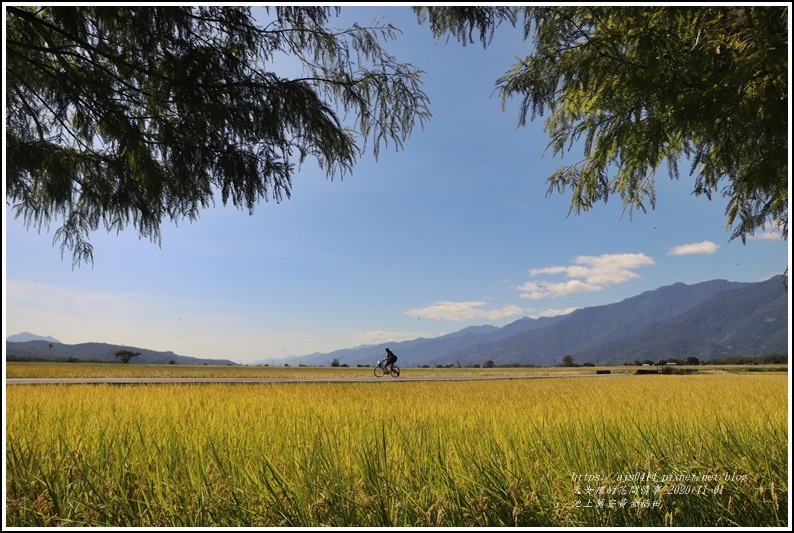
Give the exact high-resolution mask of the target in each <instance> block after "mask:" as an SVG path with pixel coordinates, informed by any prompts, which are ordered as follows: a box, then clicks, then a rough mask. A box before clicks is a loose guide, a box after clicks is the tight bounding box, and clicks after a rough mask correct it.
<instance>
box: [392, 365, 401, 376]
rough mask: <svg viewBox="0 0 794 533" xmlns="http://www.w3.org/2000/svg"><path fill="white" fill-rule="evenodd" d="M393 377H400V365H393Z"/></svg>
mask: <svg viewBox="0 0 794 533" xmlns="http://www.w3.org/2000/svg"><path fill="white" fill-rule="evenodd" d="M391 377H393V378H398V377H400V367H399V366H395V367H392V369H391Z"/></svg>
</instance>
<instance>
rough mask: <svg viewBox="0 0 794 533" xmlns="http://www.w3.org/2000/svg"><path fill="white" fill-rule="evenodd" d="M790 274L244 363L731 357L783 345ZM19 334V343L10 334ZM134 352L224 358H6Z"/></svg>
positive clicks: (22, 350) (68, 348)
mask: <svg viewBox="0 0 794 533" xmlns="http://www.w3.org/2000/svg"><path fill="white" fill-rule="evenodd" d="M788 324H789V290H788V278H787V277H784V276H775V277H772V278H770V279H768V280H766V281H762V282H756V283H740V282H730V281H726V280H712V281H706V282H702V283H697V284H693V285H686V284H684V283H676V284H674V285H669V286H666V287H661V288H658V289H655V290H651V291H647V292H644V293H642V294H640V295H638V296H634V297H631V298H627V299H625V300H623V301H620V302H617V303H613V304H608V305H602V306H597V307H586V308H583V309H578V310H576V311H574V312H572V313H569V314H567V315H561V316H555V317H544V318H528V317H525V318H521V319H519V320H516V321H515V322H512V323H510V324H507V325H506V326H504V327H496V326H489V325H482V326H472V327H468V328H465V329H462V330H460V331H457V332H454V333H450V334H448V335H443V336H440V337H435V338H418V339H414V340H410V341H403V342H390V343H383V344H377V345H366V346H358V347H355V348H348V349H343V350H336V351H333V352H329V353H314V354H310V355H304V356H291V357H286V358H279V359H263V360H260V361H256V362H255V363H251V364H259V365H263V364H266V365H291V366H298V365H306V366H329V365H331V364H332V363H333V362H334V361H337V362H338V363H340V364H346V365H349V366H358V365H374V364H375V363H376V362H377V360H378V359H380V358H382V357H383V356H384V355H385V348H386V347H389V348H391V349H392V350H393V351H394V352H395V353H396V354H397V356H398V357H399V361H398V363H397V364H398V365H402V366H406V367H408V366H422V365H428V366H439V365H441V366H447V365H461V366H471V365H474V364H484V363H485V362H487V361H492V362H493V363H494V364H495V365H498V366H504V365H535V366H552V365H557V364H560V362H561V360H562V358H563V357H564V356H566V355H571V356H572V357H573V359H574V362H575V363H576V364H583V363H594V364H601V365H622V364H625V363H629V364H630V363H634V362H635V361H637V360H639V361H645V360H652V361H658V360H660V359H670V358H678V359H686V358H688V357H697V358H698V359H700V360H701V361H708V360H710V359H716V358H724V357H731V356H761V355H767V354H788V353H789V329H788ZM21 339H28V340H24V341H23V342H14V341H19V340H21ZM122 349H126V350H132V351H135V352H139V353H140V354H141V355H140V356H138V357H135V358H133V359H132V360H131V361H130V363H139V364H141V363H144V364H145V363H149V364H167V363H169V362H170V361H174V363H177V364H221V365H234V364H236V363H234V362H232V361H230V360H226V359H204V358H199V357H189V356H182V355H176V354H174V353H173V352H157V351H153V350H146V349H141V348H132V347H125V346H118V345H112V344H101V343H85V344H75V345H68V344H61V343H59V342H58V341H56V340H55V339H53V338H52V337H41V336H37V335H32V334H30V333H22V334H18V335H13V336H11V337H8V338H7V339H6V354H5V355H6V358H7V359H11V358H17V359H20V358H29V359H52V360H67V359H69V358H72V359H80V360H92V359H93V360H100V361H115V360H117V358H116V356H115V352H117V351H118V350H122Z"/></svg>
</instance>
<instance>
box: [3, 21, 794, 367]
mask: <svg viewBox="0 0 794 533" xmlns="http://www.w3.org/2000/svg"><path fill="white" fill-rule="evenodd" d="M375 18H381V19H382V20H383V21H384V22H391V23H392V24H394V25H395V26H397V27H398V28H400V29H401V30H402V31H403V32H404V33H403V35H402V36H400V37H399V38H398V39H397V40H396V41H393V42H390V43H388V44H387V48H388V49H389V50H390V51H391V53H392V54H393V55H394V56H396V57H397V58H398V59H399V60H400V61H402V62H408V63H412V64H413V65H415V66H416V67H418V68H420V69H422V70H423V71H425V74H424V76H423V80H424V81H423V87H424V90H425V92H426V93H427V94H428V96H429V97H430V101H431V108H430V110H431V112H432V115H433V116H432V118H431V119H430V120H429V121H428V122H427V123H426V124H425V126H424V128H416V129H415V130H414V132H413V134H412V136H411V137H410V138H409V139H408V141H407V142H406V143H405V145H404V149H403V150H402V151H399V152H396V151H394V150H393V149H392V148H389V149H386V150H383V151H381V153H380V156H379V158H378V160H377V161H376V160H375V159H374V157H373V156H372V155H371V154H370V155H367V156H365V157H363V158H361V159H360V160H359V162H358V164H357V165H356V167H355V169H354V171H353V173H352V175H347V176H345V178H344V179H343V180H339V179H334V180H333V181H330V180H329V179H327V178H326V176H325V174H324V173H323V172H322V171H321V170H320V169H319V167H318V166H317V164H316V162H315V161H312V160H307V161H306V163H305V164H304V165H303V167H302V168H301V169H300V172H298V173H297V175H296V176H295V179H294V181H293V191H292V198H291V199H289V200H284V201H283V202H281V203H276V202H274V201H270V202H261V203H260V204H259V206H258V207H257V209H256V211H255V213H254V214H253V215H252V216H249V214H248V212H247V211H240V210H237V209H235V208H234V207H232V206H225V207H224V206H222V204H221V203H220V199H218V200H217V203H216V207H215V208H211V209H208V210H205V211H203V212H202V213H201V218H200V220H198V221H197V222H194V223H192V224H191V223H189V222H188V221H184V222H181V223H179V225H178V226H175V225H174V224H173V223H170V222H168V223H164V225H163V227H162V246H161V247H159V246H158V245H157V244H154V243H152V242H150V241H148V240H145V239H144V240H141V239H139V237H138V235H137V234H136V233H135V232H134V230H128V231H125V232H123V233H121V234H119V235H116V234H108V233H107V232H105V231H104V230H100V231H99V232H97V233H95V234H93V235H92V237H91V242H92V243H93V245H94V264H93V266H90V265H85V266H82V267H79V268H76V269H73V268H72V262H71V255H69V254H68V253H67V255H66V256H64V257H63V259H62V258H61V255H60V250H59V248H58V247H54V246H53V245H52V239H53V233H54V229H55V228H56V227H57V224H56V223H53V225H52V227H51V229H50V231H46V230H45V231H42V232H41V233H38V232H37V231H36V230H35V229H26V228H25V226H24V225H23V223H22V221H20V220H14V218H13V214H12V213H11V212H10V210H8V209H7V207H8V206H7V205H4V218H5V224H4V227H3V232H4V235H3V244H4V253H3V268H4V272H3V274H4V290H3V294H4V302H3V305H4V309H3V316H4V319H5V321H4V335H5V336H8V335H13V334H17V333H20V332H31V333H35V334H38V335H49V336H53V337H55V338H56V339H58V340H59V341H61V342H63V343H67V344H77V343H83V342H107V343H113V344H123V345H126V346H133V347H139V348H146V349H153V350H163V351H167V350H170V351H173V352H175V353H177V354H179V355H189V356H196V357H206V358H226V359H231V360H233V361H237V362H241V363H252V362H255V361H258V360H262V359H267V358H272V357H282V356H287V355H305V354H309V353H313V352H330V351H333V350H336V349H341V348H350V347H354V346H358V345H361V344H375V343H380V342H395V341H401V340H409V339H415V338H418V337H435V336H439V335H443V334H446V333H451V332H453V331H457V330H460V329H462V328H464V327H467V326H471V325H480V324H492V325H496V326H502V325H505V324H507V323H509V322H512V321H514V320H517V319H519V318H521V317H523V316H531V317H539V316H548V315H554V314H559V313H563V312H569V311H572V310H573V309H576V308H581V307H590V306H597V305H604V304H609V303H614V302H618V301H620V300H623V299H625V298H628V297H631V296H635V295H637V294H640V293H642V292H644V291H648V290H652V289H656V288H658V287H661V286H665V285H670V284H673V283H676V282H683V283H687V284H692V283H698V282H702V281H707V280H712V279H727V280H729V281H740V282H755V281H761V280H764V279H768V278H769V277H771V276H773V275H776V274H780V273H782V272H783V271H784V270H785V269H786V267H787V265H789V264H790V262H791V248H790V244H789V242H788V241H784V240H782V239H781V238H780V237H779V236H774V235H772V236H766V235H764V236H761V235H758V236H756V237H754V238H750V239H748V241H747V243H746V244H742V242H741V241H739V240H735V241H730V242H729V240H728V239H729V237H730V232H729V231H728V229H727V228H726V218H725V206H726V203H725V201H724V200H723V199H722V197H720V196H715V197H714V199H713V200H711V201H709V200H708V199H706V198H705V197H695V196H693V195H692V194H691V191H692V188H693V179H692V178H691V177H689V176H688V175H687V174H684V175H682V176H681V179H680V180H678V181H671V180H670V179H669V178H668V177H667V174H666V171H662V172H660V173H659V176H658V180H657V205H656V209H655V210H653V211H649V212H648V213H647V214H643V213H641V212H640V213H634V214H633V216H630V215H629V213H624V212H623V208H622V204H621V203H620V201H619V199H617V198H616V199H615V201H610V202H609V203H608V204H598V205H596V206H595V207H594V209H593V210H591V211H589V212H586V213H583V214H581V215H578V216H576V215H571V216H568V206H569V197H568V196H565V195H560V194H555V195H553V196H550V197H547V196H546V182H545V180H546V178H547V177H548V175H550V174H551V172H553V171H554V170H555V169H556V168H557V167H559V166H561V165H563V164H571V163H574V162H577V161H579V160H580V159H581V157H582V153H581V151H573V152H571V153H569V154H567V155H566V156H565V158H559V157H558V158H556V159H554V158H552V156H551V153H545V148H546V145H547V143H548V138H547V137H546V134H545V133H544V131H543V122H542V120H543V119H542V118H541V119H538V120H536V121H534V122H531V123H529V124H528V125H527V126H525V127H518V126H517V123H518V102H517V101H510V102H508V104H507V107H506V109H505V110H503V109H502V103H501V101H500V99H499V98H498V96H497V95H496V94H495V93H494V85H495V81H496V79H497V78H498V77H499V76H501V75H502V74H504V73H505V72H506V71H507V70H508V69H509V68H510V66H511V65H512V64H513V62H514V58H515V56H516V55H520V54H522V53H526V51H527V50H528V44H526V43H524V42H523V41H522V40H521V37H520V34H519V31H517V30H513V29H510V28H505V29H504V30H503V31H498V32H497V34H496V35H495V39H494V42H493V44H492V45H491V46H489V47H488V49H485V50H484V49H483V47H482V46H481V45H479V44H474V45H469V46H466V47H463V46H461V45H460V44H459V43H458V42H457V41H450V42H449V43H445V41H443V40H442V41H441V42H439V43H436V42H435V40H434V39H433V37H432V35H431V33H430V29H429V27H428V26H427V25H422V26H420V25H419V24H418V22H417V20H416V17H415V16H414V14H413V13H412V11H411V10H410V8H409V7H405V6H387V7H363V6H362V7H351V6H348V7H343V9H342V16H341V18H340V19H338V20H337V21H334V22H333V23H332V24H333V25H334V26H339V27H342V26H347V23H348V22H350V21H352V20H356V21H358V22H359V23H361V24H367V23H371V22H372V21H373V20H374V19H375ZM686 169H688V165H682V170H684V172H686ZM789 183H790V178H789ZM380 355H381V353H380V352H373V362H374V361H375V360H376V359H377V358H379V357H380ZM398 355H399V354H398Z"/></svg>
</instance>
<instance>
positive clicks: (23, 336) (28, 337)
mask: <svg viewBox="0 0 794 533" xmlns="http://www.w3.org/2000/svg"><path fill="white" fill-rule="evenodd" d="M28 341H47V342H55V343H57V344H61V341H59V340H58V339H55V338H53V337H43V336H41V335H35V334H33V333H28V332H27V331H23V332H22V333H17V334H16V335H9V336H8V337H6V342H28Z"/></svg>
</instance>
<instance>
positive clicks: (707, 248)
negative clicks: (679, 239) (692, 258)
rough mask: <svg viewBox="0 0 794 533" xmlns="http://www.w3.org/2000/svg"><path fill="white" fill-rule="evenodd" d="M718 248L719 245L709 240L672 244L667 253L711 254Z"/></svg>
mask: <svg viewBox="0 0 794 533" xmlns="http://www.w3.org/2000/svg"><path fill="white" fill-rule="evenodd" d="M719 249H720V247H719V246H718V245H716V244H714V243H713V242H711V241H703V242H694V243H691V244H682V245H681V246H674V247H672V248H670V251H669V252H667V255H694V254H713V253H715V252H716V251H717V250H719Z"/></svg>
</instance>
